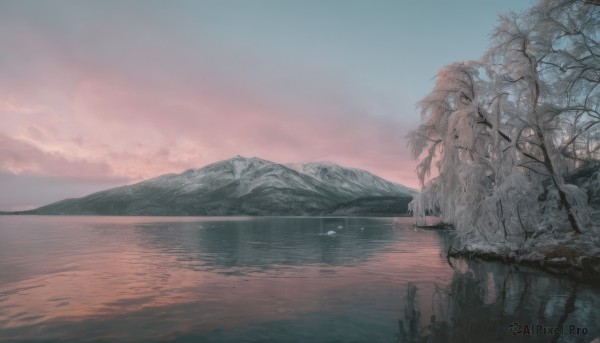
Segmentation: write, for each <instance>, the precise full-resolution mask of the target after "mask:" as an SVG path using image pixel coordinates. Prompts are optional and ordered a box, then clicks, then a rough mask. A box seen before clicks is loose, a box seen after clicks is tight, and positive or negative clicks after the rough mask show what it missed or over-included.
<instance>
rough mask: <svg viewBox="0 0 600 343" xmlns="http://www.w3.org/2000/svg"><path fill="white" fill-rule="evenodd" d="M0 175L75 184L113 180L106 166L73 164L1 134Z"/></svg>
mask: <svg viewBox="0 0 600 343" xmlns="http://www.w3.org/2000/svg"><path fill="white" fill-rule="evenodd" d="M0 171H8V172H10V173H12V174H22V173H25V172H27V173H33V174H39V175H47V176H57V177H63V178H72V179H77V180H99V179H102V180H105V179H110V178H112V177H114V175H113V173H112V171H111V168H110V166H109V165H108V164H107V163H104V162H101V163H98V162H89V161H85V160H73V159H69V158H68V157H67V156H63V155H61V154H59V153H55V152H46V151H42V150H40V149H38V148H36V147H35V146H33V145H30V144H28V143H26V142H24V141H22V140H19V139H15V138H12V137H9V136H7V135H5V134H2V133H0Z"/></svg>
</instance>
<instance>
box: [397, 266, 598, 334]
mask: <svg viewBox="0 0 600 343" xmlns="http://www.w3.org/2000/svg"><path fill="white" fill-rule="evenodd" d="M454 262H455V263H458V264H459V265H460V268H457V269H456V270H455V272H454V274H453V277H452V281H451V282H450V283H449V284H448V285H446V286H444V287H437V288H436V292H435V294H434V296H433V297H431V298H429V297H419V295H418V293H419V291H418V288H417V287H416V286H414V285H413V284H411V283H409V284H408V287H407V294H406V296H405V305H404V308H405V311H404V317H403V319H401V320H400V321H399V332H400V335H399V340H398V341H399V342H480V341H481V340H482V337H485V341H486V342H513V341H516V342H521V341H523V342H525V341H526V342H590V341H592V340H593V339H594V338H595V337H598V336H600V332H599V329H600V327H599V323H600V310H599V309H600V297H599V295H600V293H599V292H598V289H597V288H596V289H594V288H593V287H592V286H590V285H583V284H578V283H576V282H573V281H570V280H567V279H561V278H555V277H551V276H549V275H547V274H544V273H541V272H539V271H537V270H527V268H525V270H520V269H519V270H517V269H515V268H514V267H511V266H507V265H503V264H498V263H489V262H481V261H465V260H459V261H454ZM417 301H425V302H426V303H428V304H431V308H432V314H431V316H428V317H425V316H422V314H421V312H420V311H419V310H417V309H415V303H416V302H417ZM515 323H516V324H515ZM511 326H512V327H511ZM525 326H527V328H526V327H525ZM555 328H563V330H564V332H560V331H558V333H560V334H554V333H556V332H557V331H556V330H555ZM577 328H579V329H580V330H578V329H577ZM544 329H546V330H544ZM559 330H560V329H559Z"/></svg>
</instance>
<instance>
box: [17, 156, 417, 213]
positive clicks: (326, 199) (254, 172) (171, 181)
mask: <svg viewBox="0 0 600 343" xmlns="http://www.w3.org/2000/svg"><path fill="white" fill-rule="evenodd" d="M413 193H414V190H411V189H409V188H407V187H404V186H402V185H399V184H396V183H393V182H390V181H387V180H384V179H382V178H380V177H378V176H375V175H373V174H371V173H369V172H367V171H365V170H360V169H352V168H345V167H342V166H339V165H337V164H334V163H330V162H321V163H306V164H299V165H283V164H278V163H274V162H270V161H266V160H263V159H260V158H256V157H253V158H245V157H241V156H237V157H234V158H232V159H228V160H225V161H220V162H216V163H213V164H210V165H207V166H205V167H203V168H200V169H189V170H187V171H185V172H183V173H181V174H166V175H162V176H159V177H156V178H153V179H150V180H146V181H142V182H139V183H136V184H133V185H128V186H122V187H118V188H113V189H109V190H106V191H102V192H98V193H94V194H91V195H88V196H86V197H83V198H78V199H67V200H62V201H59V202H56V203H53V204H50V205H47V206H43V207H40V208H38V209H36V210H33V211H29V212H28V213H34V214H101V215H238V214H247V215H308V214H328V213H330V212H331V210H332V209H334V208H336V206H337V205H339V204H343V203H348V202H351V201H354V200H357V199H361V198H365V197H366V198H370V199H371V200H369V204H370V206H371V207H372V206H373V200H372V199H373V197H388V198H389V197H398V198H403V199H407V198H410V197H411V196H412V194H413ZM375 202H376V200H375ZM388 202H389V201H388ZM401 203H404V202H401ZM337 208H339V206H338V207H337ZM404 212H406V208H399V209H398V211H397V213H396V214H399V213H404Z"/></svg>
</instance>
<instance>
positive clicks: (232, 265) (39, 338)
mask: <svg viewBox="0 0 600 343" xmlns="http://www.w3.org/2000/svg"><path fill="white" fill-rule="evenodd" d="M339 226H343V227H344V228H343V229H338V227H339ZM328 230H336V231H338V234H337V235H336V236H335V237H328V236H323V235H322V233H324V232H327V231H328ZM449 244H450V238H449V237H447V236H446V235H444V234H440V233H437V232H431V231H415V230H414V229H413V228H412V227H411V219H410V218H385V219H383V218H381V219H379V218H376V219H374V218H347V219H345V218H231V217H230V218H160V217H43V216H38V217H35V216H33V217H21V216H0V341H3V342H4V341H6V342H421V341H428V342H447V341H455V342H470V341H472V342H485V341H487V342H494V341H504V342H518V341H527V342H531V341H540V342H549V341H556V340H558V341H559V342H589V341H591V340H592V339H593V338H595V337H599V336H600V289H599V288H596V287H594V286H592V285H586V284H577V283H575V282H572V281H570V280H567V279H560V278H556V277H553V276H549V275H547V274H544V273H542V272H538V271H535V270H530V269H527V268H521V269H520V270H516V269H514V268H512V267H509V266H505V265H501V264H496V263H484V262H473V261H469V262H467V261H461V260H453V261H452V262H453V263H452V264H453V266H451V265H449V264H448V262H447V261H446V259H445V258H444V257H443V256H442V254H441V251H445V250H446V249H447V247H448V245H449ZM513 322H516V323H517V324H520V325H521V331H523V329H524V324H533V325H544V326H546V327H556V326H560V327H564V328H565V331H566V333H568V331H569V329H570V328H571V325H572V326H573V327H577V328H579V329H580V334H579V335H574V334H571V335H567V334H563V335H558V336H552V335H545V336H544V335H527V336H526V335H522V334H518V335H517V336H513V335H511V334H510V331H509V326H510V325H511V324H512V323H513ZM533 329H534V330H533V331H535V327H534V328H533ZM583 329H585V331H586V332H587V334H582V332H581V331H583ZM533 333H535V332H533Z"/></svg>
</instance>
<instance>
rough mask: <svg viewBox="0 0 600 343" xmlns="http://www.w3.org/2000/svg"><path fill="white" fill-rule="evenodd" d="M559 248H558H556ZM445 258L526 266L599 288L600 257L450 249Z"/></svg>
mask: <svg viewBox="0 0 600 343" xmlns="http://www.w3.org/2000/svg"><path fill="white" fill-rule="evenodd" d="M557 248H560V246H557ZM446 256H447V258H448V259H449V258H450V257H452V258H465V259H470V260H483V261H495V262H502V263H504V264H512V265H515V266H516V267H519V266H527V267H534V268H537V269H540V270H543V271H545V272H547V273H550V274H553V275H558V276H564V277H569V278H572V279H574V280H576V281H579V282H586V283H591V284H593V285H595V286H600V256H597V255H592V256H590V255H579V256H577V257H576V258H574V259H572V258H571V259H570V258H568V257H566V256H561V257H551V256H547V255H538V254H532V252H526V253H521V254H517V253H516V252H514V251H513V252H510V253H504V252H497V251H489V250H487V251H486V250H481V249H469V248H462V249H460V250H459V249H454V248H452V247H451V248H450V249H449V250H448V252H447V254H446Z"/></svg>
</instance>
